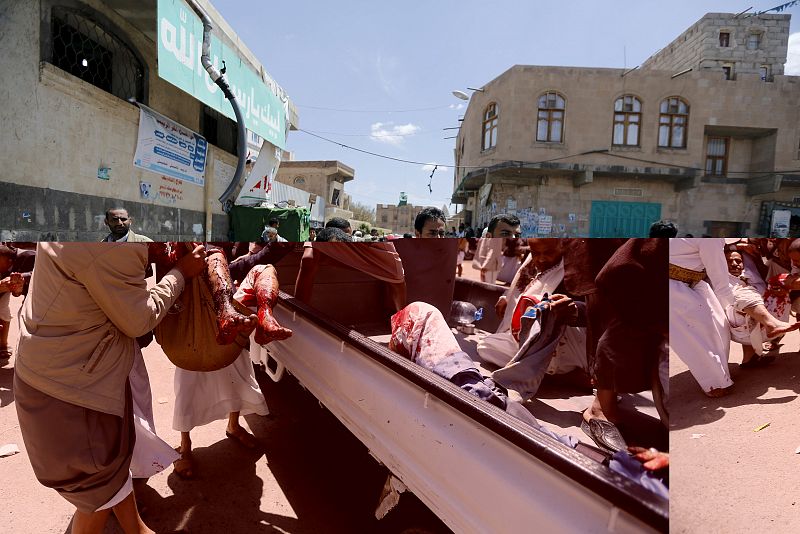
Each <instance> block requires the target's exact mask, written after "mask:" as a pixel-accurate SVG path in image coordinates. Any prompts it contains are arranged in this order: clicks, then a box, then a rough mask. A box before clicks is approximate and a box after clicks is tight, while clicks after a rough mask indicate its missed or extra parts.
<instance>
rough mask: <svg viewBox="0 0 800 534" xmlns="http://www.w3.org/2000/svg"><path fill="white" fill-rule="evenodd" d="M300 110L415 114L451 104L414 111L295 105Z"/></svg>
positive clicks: (444, 107)
mask: <svg viewBox="0 0 800 534" xmlns="http://www.w3.org/2000/svg"><path fill="white" fill-rule="evenodd" d="M295 105H296V106H297V107H298V108H305V109H316V110H319V111H336V112H339V113H414V112H417V111H434V110H437V109H446V108H449V107H450V104H447V105H444V106H435V107H429V108H413V109H342V108H325V107H320V106H303V105H300V104H295Z"/></svg>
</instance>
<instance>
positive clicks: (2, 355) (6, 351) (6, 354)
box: [0, 345, 14, 360]
mask: <svg viewBox="0 0 800 534" xmlns="http://www.w3.org/2000/svg"><path fill="white" fill-rule="evenodd" d="M13 355H14V351H12V350H11V347H9V346H8V345H5V346H0V360H9V359H11V356H13Z"/></svg>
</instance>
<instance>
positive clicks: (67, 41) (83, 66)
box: [43, 6, 146, 102]
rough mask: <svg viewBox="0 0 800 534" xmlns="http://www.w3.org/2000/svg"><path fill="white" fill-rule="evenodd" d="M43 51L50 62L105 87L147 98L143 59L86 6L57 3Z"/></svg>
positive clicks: (124, 96) (124, 95)
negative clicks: (96, 18)
mask: <svg viewBox="0 0 800 534" xmlns="http://www.w3.org/2000/svg"><path fill="white" fill-rule="evenodd" d="M99 18H100V17H98V19H99ZM43 53H44V56H45V57H43V59H44V60H45V61H47V62H48V63H51V64H53V65H55V66H56V67H58V68H60V69H62V70H64V71H66V72H68V73H70V74H72V75H73V76H76V77H78V78H80V79H81V80H83V81H85V82H88V83H90V84H92V85H94V86H95V87H99V88H100V89H102V90H103V91H107V92H109V93H111V94H112V95H114V96H116V97H119V98H122V99H123V100H127V99H128V98H131V97H133V98H135V99H136V100H137V101H139V102H146V95H145V90H144V87H145V75H146V70H145V67H144V64H143V63H142V61H141V60H140V59H139V57H138V56H137V55H136V53H135V52H134V51H133V49H131V48H130V47H129V46H128V45H127V44H125V43H124V42H123V41H122V39H120V38H119V37H118V36H117V35H114V33H113V32H112V30H111V29H109V28H106V27H104V26H103V25H101V24H100V22H98V20H95V19H94V18H90V16H89V15H87V14H86V13H84V11H83V10H81V11H77V10H73V9H70V8H67V7H63V6H55V7H53V9H52V11H51V17H50V43H49V46H48V47H47V48H46V49H45V48H43Z"/></svg>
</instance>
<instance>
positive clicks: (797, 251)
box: [786, 239, 800, 267]
mask: <svg viewBox="0 0 800 534" xmlns="http://www.w3.org/2000/svg"><path fill="white" fill-rule="evenodd" d="M786 255H787V256H789V259H790V260H792V265H794V266H796V267H800V239H795V240H794V241H792V243H791V244H790V245H789V248H788V249H786Z"/></svg>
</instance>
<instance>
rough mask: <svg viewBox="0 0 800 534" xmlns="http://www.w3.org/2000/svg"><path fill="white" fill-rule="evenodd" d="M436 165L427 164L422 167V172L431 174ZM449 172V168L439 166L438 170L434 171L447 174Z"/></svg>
mask: <svg viewBox="0 0 800 534" xmlns="http://www.w3.org/2000/svg"><path fill="white" fill-rule="evenodd" d="M436 165H437V163H436V162H435V161H434V162H431V163H428V164H427V165H423V166H422V170H423V171H425V172H431V171H432V170H433V168H434V167H435V166H436ZM449 170H450V167H447V166H445V165H439V168H438V169H436V172H448V171H449Z"/></svg>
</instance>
